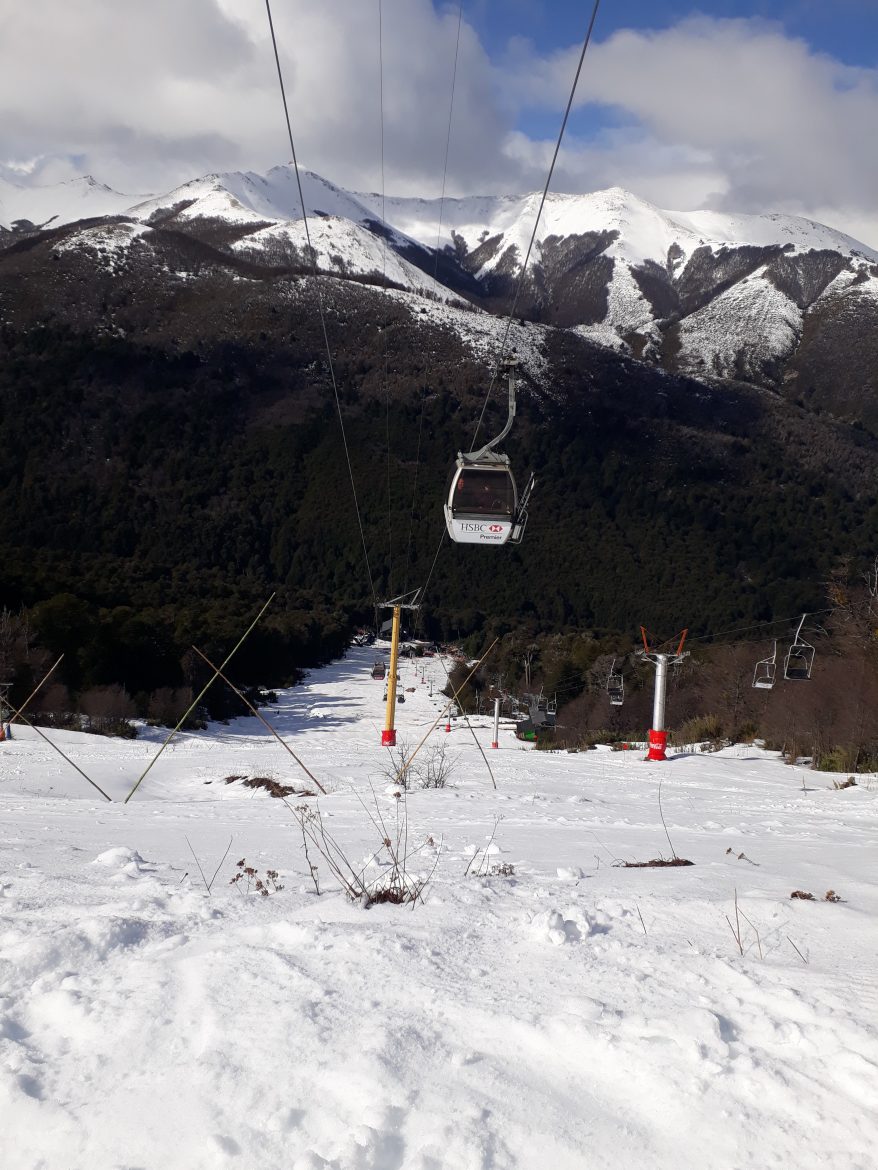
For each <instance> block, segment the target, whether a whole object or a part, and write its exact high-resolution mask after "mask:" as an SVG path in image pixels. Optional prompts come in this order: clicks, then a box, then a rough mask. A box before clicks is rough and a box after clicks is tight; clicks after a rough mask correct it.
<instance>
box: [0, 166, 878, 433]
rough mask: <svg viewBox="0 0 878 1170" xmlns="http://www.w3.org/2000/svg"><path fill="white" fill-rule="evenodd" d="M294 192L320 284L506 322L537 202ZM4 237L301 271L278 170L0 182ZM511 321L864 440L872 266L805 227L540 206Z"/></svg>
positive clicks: (848, 246)
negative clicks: (47, 235)
mask: <svg viewBox="0 0 878 1170" xmlns="http://www.w3.org/2000/svg"><path fill="white" fill-rule="evenodd" d="M303 188H304V195H305V200H306V204H307V207H308V211H309V223H310V231H311V242H312V245H313V247H314V249H315V252H316V259H317V263H318V265H319V267H320V269H321V270H322V271H325V272H329V273H333V274H336V275H339V276H341V277H344V278H349V279H353V280H356V281H360V282H367V283H373V284H378V285H389V286H391V287H395V288H399V289H404V290H407V291H410V292H414V293H417V294H419V295H422V296H424V297H426V298H427V299H428V300H431V301H434V302H435V301H445V302H447V303H451V304H457V305H461V304H464V303H465V302H469V303H470V304H471V305H473V306H474V307H477V308H480V309H484V310H487V311H493V312H505V311H507V310H508V307H509V304H510V300H511V295H512V292H513V289H514V287H515V284H516V282H517V279H518V275H519V273H520V269H521V264H522V261H523V258H524V255H525V253H526V250H527V244H528V241H529V239H530V233H531V230H532V225H533V222H534V217H535V215H536V210H537V206H538V196H537V195H526V196H507V197H470V198H464V199H449V200H446V201H445V204H444V206H443V207H442V208H441V209H440V205H439V201H438V200H420V199H395V198H383V197H382V196H380V195H376V194H353V193H350V192H347V191H344V190H342V189H341V188H339V187H336V186H335V185H334V184H332V183H330V182H328V181H327V180H325V179H322V178H321V177H320V176H318V175H315V174H312V173H310V172H305V173H304V174H303ZM440 210H441V223H440ZM95 220H97V221H98V222H95ZM22 221H24V222H22ZM4 223H5V225H6V229H7V230H6V232H5V233H3V234H0V241H3V240H5V241H6V243H7V245H8V244H9V243H10V242H12V243H14V242H15V241H16V240H21V239H22V238H27V237H30V238H32V237H33V235H34V233H35V232H36V230H37V229H36V225H45V226H44V230H46V231H54V232H58V233H61V234H60V235H59V237H58V243H57V248H59V249H60V248H63V249H74V250H84V251H85V252H86V253H87V254H88V255H89V256H91V257H92V258H93V259H94V260H96V261H97V262H98V264H105V263H106V262H107V258H108V257H109V256H117V257H118V256H120V255H121V253H122V252H124V251H125V250H126V249H128V248H130V247H134V246H136V247H137V248H138V249H141V250H143V249H146V250H152V251H155V252H157V253H159V254H161V253H163V252H164V251H166V245H167V241H168V237H169V235H171V234H173V235H175V236H177V237H178V243H179V242H180V238H181V237H185V239H186V240H187V241H188V242H189V243H188V245H187V248H188V250H189V251H190V252H191V251H192V247H193V245H194V246H195V251H196V252H197V254H198V256H199V257H200V261H199V262H196V261H195V260H193V264H194V265H195V267H196V268H197V269H198V271H200V270H201V269H202V268H203V265H204V263H206V262H215V261H216V258H217V254H219V255H220V256H221V257H222V260H221V261H220V262H222V263H225V264H227V265H228V266H229V267H230V268H231V269H232V270H235V271H238V272H243V271H244V270H246V269H247V267H248V266H252V265H255V266H256V267H257V268H259V269H265V268H266V267H268V268H271V269H275V270H277V271H278V272H282V271H306V270H307V269H308V268H309V267H310V257H309V256H308V254H307V243H306V237H305V231H304V224H303V222H302V216H301V209H300V202H299V192H298V187H297V184H296V182H295V176H294V174H293V172H292V170H291V169H290V168H289V167H276V168H274V169H273V170H271V171H269V172H268V173H267V174H266V175H257V174H254V173H241V172H231V173H226V174H218V175H208V176H204V177H202V178H198V179H195V180H193V181H192V182H190V183H186V184H184V185H183V186H181V187H179V188H177V189H175V190H174V191H171V192H168V193H166V194H163V195H160V196H154V197H150V198H147V199H142V198H136V197H130V196H125V195H121V194H119V193H117V192H113V191H110V190H109V189H108V188H106V187H103V186H102V185H100V184H98V183H96V182H95V181H94V180H92V179H83V180H77V181H76V182H75V183H67V184H61V185H59V186H58V187H55V188H36V189H27V188H18V187H13V185H11V184H9V183H6V184H5V185H4V186H3V187H2V189H0V229H2V225H3V224H4ZM64 225H66V226H64ZM13 227H14V228H15V229H16V230H15V231H10V230H9V229H12V228H13ZM162 237H164V239H162ZM199 245H200V247H199ZM437 245H438V249H437ZM205 249H208V250H209V251H205ZM184 250H186V249H185V248H184ZM211 253H213V259H211ZM517 313H518V315H519V316H521V317H523V318H526V319H529V320H533V321H538V322H541V323H544V324H551V325H555V326H558V327H562V328H568V329H574V330H576V331H577V332H578V333H580V334H582V335H583V336H585V337H588V338H589V339H591V340H594V341H596V342H597V343H599V344H601V345H604V346H608V347H610V348H613V349H615V350H617V351H619V352H622V353H626V354H630V355H632V356H634V357H637V358H640V359H642V360H645V361H647V362H650V363H652V364H656V365H660V366H662V367H663V368H665V369H666V370H669V371H679V372H683V373H688V374H690V375H693V376H695V377H700V378H707V379H729V378H737V379H744V380H747V381H752V382H755V383H758V384H762V385H767V386H772V387H776V388H779V389H782V390H783V391H784V393H785V394H786V395H787V396H788V397H790V398H793V399H795V400H798V401H800V402H803V403H809V402H812V403H813V404H814V405H816V406H819V407H820V408H821V409H826V410H828V411H830V412H833V413H837V414H839V415H840V416H841V417H845V418H849V419H850V420H852V421H853V420H860V421H865V422H866V424H867V425H870V426H873V425H878V413H876V408H875V407H874V406H873V405H872V402H873V399H874V398H875V397H876V395H875V394H874V391H875V390H876V389H878V384H876V377H878V375H876V374H875V373H874V370H875V369H876V365H878V363H876V362H875V361H873V358H875V357H878V342H875V341H873V340H870V339H871V338H875V337H878V328H876V326H878V252H876V251H875V250H873V249H871V248H869V247H867V246H866V245H864V244H861V243H858V242H857V241H856V240H853V239H851V238H850V237H849V236H846V235H844V234H843V233H841V232H837V231H834V230H833V229H831V228H828V227H825V226H824V225H822V224H817V223H813V222H811V221H808V220H804V219H800V218H797V217H794V216H785V215H722V214H719V213H715V212H710V211H699V212H669V211H662V210H660V209H659V208H656V207H654V206H652V205H651V204H649V203H646V202H645V201H643V200H641V199H639V198H638V197H637V196H635V195H633V194H631V193H630V192H626V191H622V190H620V189H617V188H614V189H611V190H608V191H599V192H595V193H593V194H589V195H577V196H572V195H550V196H549V199H548V201H547V204H546V207H545V210H544V213H543V218H542V221H541V225H540V231H539V235H538V238H537V241H536V247H535V250H534V253H533V256H532V259H531V263H530V267H529V271H528V275H527V278H526V280H525V282H524V286H523V289H522V295H521V297H520V299H519V302H518V306H517ZM855 339H856V342H857V344H856V345H854V346H852V344H851V343H852V341H854V340H855ZM851 359H853V360H851Z"/></svg>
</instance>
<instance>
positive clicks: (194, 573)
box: [0, 238, 878, 686]
mask: <svg viewBox="0 0 878 1170" xmlns="http://www.w3.org/2000/svg"><path fill="white" fill-rule="evenodd" d="M28 245H29V246H28V247H27V248H22V247H18V248H17V250H15V251H12V250H10V251H8V252H7V253H3V252H0V321H2V324H0V435H2V442H0V509H2V516H3V526H2V529H0V605H5V606H7V607H9V608H12V609H16V608H18V607H22V606H24V607H27V608H28V609H34V607H39V606H40V605H44V604H45V603H46V602H48V601H50V600H51V599H54V601H53V604H54V605H55V606H56V607H57V606H59V605H60V606H61V607H62V610H63V605H65V604H66V605H68V606H70V605H72V604H73V600H75V602H76V604H77V605H79V606H80V615H79V625H80V626H81V627H82V630H81V634H80V636H79V640H80V647H79V649H80V650H81V653H80V654H79V659H78V665H77V666H76V667H75V672H76V671H78V672H79V674H80V675H82V677H83V678H85V679H87V680H88V681H90V682H100V683H103V682H109V681H114V680H117V679H118V677H119V673H120V670H121V669H122V668H121V666H120V664H119V661H118V659H119V656H120V655H121V657H122V658H123V659H124V658H125V657H126V655H127V656H128V658H129V659H130V657H131V655H132V654H136V655H139V661H140V662H142V663H143V664H144V666H143V673H146V674H149V676H150V677H149V679H148V680H141V682H142V685H143V686H147V685H153V682H154V680H158V679H160V677H161V675H162V673H163V671H165V670H170V665H169V664H171V663H176V662H178V660H179V655H180V653H181V652H182V650H183V649H185V647H186V646H187V645H188V644H189V641H191V640H192V638H193V637H196V636H197V637H201V638H203V639H205V640H206V641H210V640H212V641H213V642H218V641H219V642H221V641H222V640H223V638H224V637H227V636H229V635H230V632H231V631H232V630H233V629H240V628H241V626H242V624H243V622H244V619H245V616H246V615H247V614H248V613H252V612H254V611H255V608H257V607H258V605H259V604H261V602H262V601H264V600H265V598H266V597H267V596H268V594H269V593H271V592H272V590H275V589H277V590H279V597H278V600H277V602H276V603H275V605H274V607H273V614H274V616H273V617H272V618H271V620H270V621H269V622H268V623H267V626H266V629H267V631H269V632H270V631H272V630H273V631H274V634H275V641H274V642H273V643H271V647H270V646H269V643H270V642H271V638H269V636H268V634H266V636H265V639H264V640H263V644H262V651H261V653H262V655H263V656H264V658H265V663H266V669H265V671H264V674H265V677H266V679H267V680H274V681H278V680H281V679H282V678H283V677H284V674H285V670H286V673H287V674H288V673H289V671H288V670H287V669H286V668H287V667H289V666H290V664H291V663H293V664H295V663H301V662H304V661H307V660H308V659H309V655H310V656H311V658H312V660H313V658H314V657H315V656H318V657H319V653H320V651H319V647H320V645H324V646H331V645H336V644H340V639H342V638H343V636H344V631H345V629H346V628H347V626H348V624H349V623H351V622H353V621H357V620H362V619H367V618H369V617H370V614H371V595H370V591H369V586H368V578H367V573H366V569H365V563H364V553H363V549H362V545H361V541H360V537H359V532H358V528H357V522H356V517H355V512H354V508H353V503H352V494H351V488H350V483H349V479H348V473H347V468H346V465H345V462H344V456H343V451H342V445H341V437H340V430H339V425H338V418H337V413H336V408H335V403H334V400H333V396H332V391H331V385H330V382H329V379H328V375H327V369H326V360H325V356H324V353H323V345H322V336H321V333H320V326H319V319H318V317H317V313H316V308H315V300H314V289H313V282H310V281H308V280H303V279H302V278H300V277H296V276H293V275H283V274H278V273H277V272H270V273H269V272H254V273H251V274H249V275H248V276H247V277H246V278H244V277H243V276H242V275H241V273H233V272H230V271H228V270H226V269H224V268H223V267H222V265H221V264H217V263H215V258H214V260H211V262H210V263H207V264H206V267H205V268H204V269H203V270H199V273H198V279H197V280H195V279H193V278H192V277H191V274H190V275H189V276H186V277H184V276H183V275H181V273H180V272H179V271H176V269H181V268H182V267H184V265H183V262H182V261H181V260H180V257H179V256H177V257H176V258H175V257H174V255H173V253H172V252H169V253H168V255H167V256H166V257H165V259H166V260H168V261H170V260H173V261H174V262H173V263H169V264H168V265H166V266H165V267H164V268H162V269H160V270H157V269H156V267H155V266H154V256H152V255H151V256H150V257H149V258H148V260H149V262H147V258H141V259H140V260H138V258H137V256H136V254H135V255H134V256H133V257H132V258H129V260H128V261H126V263H127V268H126V269H125V270H124V272H121V273H120V272H112V271H108V270H107V269H106V268H100V269H98V268H96V267H92V268H89V267H88V265H87V264H86V261H85V259H84V257H83V253H82V252H81V251H80V252H77V253H68V254H65V253H63V252H53V246H54V245H53V241H52V240H51V239H48V238H41V239H37V240H36V241H29V242H28ZM53 257H55V258H53ZM187 263H188V261H187ZM199 263H200V261H199ZM323 296H324V300H325V302H326V307H327V320H328V328H329V332H330V341H331V345H332V347H333V353H334V362H335V369H336V374H337V377H338V383H339V389H340V395H341V401H342V411H343V414H344V418H345V424H346V427H347V435H348V442H349V444H350V449H351V457H352V462H353V469H354V478H355V481H356V485H357V492H358V495H359V499H360V506H361V509H362V516H363V523H364V528H365V536H366V546H367V551H368V555H369V559H370V562H371V566H372V570H373V573H374V576H375V580H376V588H377V590H378V592H379V593H387V592H391V591H396V592H398V591H400V590H401V589H402V588H403V587H408V588H413V587H414V586H415V585H417V584H420V583H422V582H423V580H424V579H425V577H426V575H427V573H428V571H429V568H430V566H431V564H432V563H433V558H434V554H435V553H436V550H437V546H438V544H439V541H440V537H441V534H442V532H443V522H442V512H441V503H442V496H443V492H444V489H445V486H446V483H447V478H448V474H449V471H450V468H451V464H452V461H453V457H454V454H455V452H456V451H457V449H458V448H459V447H461V446H462V445H466V444H467V442H468V440H469V438H470V436H471V434H472V428H473V426H474V422H475V419H476V417H477V416H478V411H479V409H480V404H481V400H482V397H483V395H484V391H485V388H486V386H487V382H488V380H489V378H490V368H489V362H488V358H489V354H490V348H489V346H488V345H487V343H486V346H485V348H484V351H483V352H484V358H477V357H476V356H474V353H475V352H476V351H474V350H473V349H472V348H470V347H469V346H467V345H466V344H464V342H463V341H462V340H461V337H460V335H459V332H458V331H457V330H456V329H455V328H453V327H452V324H451V323H450V321H451V316H450V314H449V313H447V312H445V311H439V312H436V313H434V312H433V309H432V307H431V306H430V304H429V302H423V301H421V300H420V299H419V298H417V297H413V296H401V295H396V294H391V295H389V296H388V295H386V294H384V293H383V292H381V291H380V290H377V289H374V288H370V287H368V286H363V285H359V284H355V283H351V282H342V281H325V282H324V284H323ZM428 310H429V311H428ZM464 317H466V318H470V319H471V320H472V323H473V324H472V328H473V330H475V331H476V332H478V330H479V329H482V330H483V332H484V336H485V338H487V342H488V343H490V342H492V341H493V339H494V338H495V335H496V330H494V332H493V333H492V332H491V331H490V329H488V327H487V325H482V324H480V323H481V322H484V321H485V318H483V317H481V316H479V315H477V314H462V313H461V314H458V318H464ZM492 324H493V323H492ZM527 334H528V335H530V336H531V337H532V342H531V349H532V352H531V353H530V354H529V355H525V362H524V367H523V369H524V376H523V394H522V398H523V401H522V402H521V404H520V410H519V418H518V421H517V423H516V427H515V430H514V432H513V435H512V437H511V439H510V442H509V446H508V448H507V449H508V451H509V453H510V455H511V456H512V458H513V461H514V466H515V467H516V469H517V470H519V472H520V473H521V474H522V475H523V474H524V473H525V472H526V471H527V470H528V469H531V468H532V469H533V470H534V471H535V472H536V475H537V481H538V482H537V489H536V492H535V494H534V498H533V506H532V509H531V520H530V526H529V528H528V532H527V536H526V538H525V541H524V543H523V544H522V545H521V546H520V548H517V549H513V548H506V549H503V550H498V549H480V548H466V547H452V546H450V545H449V544H448V542H447V541H446V543H445V547H444V548H443V549H442V550H441V551H440V553H439V556H438V559H437V561H436V568H435V572H434V574H433V577H432V580H431V583H430V589H429V594H428V597H427V607H426V610H425V614H424V618H425V623H426V628H427V630H428V631H430V632H432V633H434V634H437V635H447V636H452V635H456V634H457V633H458V632H460V633H461V634H469V633H471V632H473V631H478V630H481V629H484V630H485V631H488V630H498V631H501V632H502V631H504V630H509V629H512V628H515V627H516V626H519V625H526V626H528V627H529V628H531V629H533V630H534V631H539V630H542V631H551V630H557V629H565V628H573V627H576V628H584V627H591V628H595V629H597V630H600V631H609V630H619V631H626V632H628V631H631V630H632V629H633V628H636V626H637V625H638V624H639V623H641V622H643V623H644V624H647V625H649V626H651V627H653V628H664V629H676V628H680V627H681V626H683V625H688V626H690V627H692V628H694V629H701V630H706V629H712V628H717V627H719V626H723V625H725V626H728V625H730V624H735V623H737V622H739V621H742V620H749V619H763V618H769V617H772V616H775V615H777V614H783V615H787V614H790V613H793V612H795V611H797V610H800V609H807V608H816V607H817V606H819V604H820V603H821V599H822V593H823V586H822V582H823V581H824V580H825V579H826V577H827V575H828V573H829V570H830V568H831V566H832V564H833V563H834V561H835V560H836V558H837V557H838V556H839V555H841V554H845V553H853V554H854V555H857V554H866V553H868V552H870V551H871V550H872V548H873V546H874V542H875V536H876V521H878V510H876V506H875V495H874V477H873V471H872V469H873V467H874V463H875V455H876V451H875V446H876V444H875V441H874V440H873V439H872V438H871V437H869V436H868V434H867V433H866V432H863V431H861V430H859V429H857V428H856V427H852V426H848V425H843V424H841V423H836V422H832V421H829V420H828V419H827V418H826V417H823V416H819V415H814V414H811V413H809V411H808V409H807V407H804V406H801V405H796V404H791V403H789V402H787V401H785V400H784V399H783V398H782V397H781V396H779V395H775V394H773V393H772V392H770V391H767V390H764V389H759V388H755V387H752V386H748V385H745V384H727V385H724V386H721V387H720V386H713V387H707V386H705V385H703V384H701V383H698V382H694V381H691V380H688V379H685V378H679V377H672V376H669V375H667V374H665V373H663V372H661V371H658V370H656V369H654V368H652V367H649V366H645V365H641V364H639V363H636V362H633V361H630V360H626V359H622V358H619V357H618V356H616V355H614V354H612V353H610V352H608V351H605V350H601V349H599V348H597V347H595V346H593V345H590V344H589V343H587V342H585V341H584V340H582V339H581V338H579V337H578V336H577V335H575V334H573V333H567V332H560V331H553V330H543V329H539V328H538V327H535V326H534V327H531V328H530V329H529V330H527ZM540 351H541V354H542V356H540ZM385 369H386V371H387V377H386V379H385ZM496 398H497V404H496V406H492V408H491V411H493V412H494V413H491V412H489V420H490V424H491V425H494V423H495V422H496V421H497V420H498V419H500V418H501V417H502V413H501V404H500V401H499V399H500V395H499V394H498V395H496ZM422 410H423V428H422V429H421V415H422ZM419 433H420V435H421V439H420V456H419V458H418V447H419ZM388 436H389V451H390V458H389V461H388ZM388 482H389V493H388ZM388 495H389V499H388ZM67 595H69V599H73V600H67V601H62V602H59V601H58V598H59V596H67ZM71 620H72V619H71ZM98 629H100V630H102V631H103V633H102V634H101V637H100V638H98V637H97V635H96V634H94V631H95V630H98ZM56 641H57V639H56ZM102 646H103V647H104V649H103V650H102V649H101V647H102ZM259 646H260V644H259V642H254V644H253V649H252V651H251V660H252V661H253V662H254V669H255V662H256V660H258V659H259V656H260V651H259ZM83 647H85V648H86V649H87V652H86V649H83ZM111 647H112V648H111ZM120 647H121V649H120ZM74 649H75V648H74ZM114 655H115V657H114ZM147 663H151V665H150V666H148V667H147V666H146V665H145V664H147ZM68 669H69V670H70V669H74V668H73V667H69V668H68ZM129 669H130V668H129ZM138 669H140V668H139V667H138Z"/></svg>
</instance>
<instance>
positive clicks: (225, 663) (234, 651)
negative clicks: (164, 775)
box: [107, 593, 275, 804]
mask: <svg viewBox="0 0 878 1170" xmlns="http://www.w3.org/2000/svg"><path fill="white" fill-rule="evenodd" d="M274 598H275V594H274V593H272V595H271V597H269V599H268V601H266V603H265V605H263V607H262V609H260V611H259V613H258V614H257V615H256V617H255V618H254V619H253V621H252V622H251V623H250V625H249V626H248V627H247V629H246V630H245V631H244V633H243V634H242V635H241V637H240V638H239V639H238V642H237V644H236V645H235V647H234V648H233V649H232V650H231V651H230V652H229V653H228V654H227V655H226V657H225V659H224V660H223V664H222V666H221V667H220V670H223V669H224V668H225V667H226V666H228V664H229V663H230V662H231V661H232V659H233V658H234V656H235V655H236V654H237V653H238V651H239V650H240V649H241V647H242V646H243V645H244V643H245V642H246V640H247V638H248V637H249V636H250V634H251V633H252V632H253V629H254V628H255V626H256V623H257V622H258V621H259V619H260V618H261V617H262V615H263V614H264V613H265V611H266V610H267V609H268V607H269V606H270V605H271V603H272V602H273V601H274ZM218 678H219V671H215V672H214V674H213V677H212V678H211V679H210V681H209V682H207V683H205V685H204V686H203V687H202V688H201V690H200V691H199V692H198V694H197V695H196V697H195V698H194V699H193V700H192V702H191V703H190V704H189V708H188V710H187V711H186V712H185V714H183V715H181V716H180V721H179V723H178V724H177V726H176V727H175V728H174V730H173V731H172V732H171V734H170V735H169V736H168V738H167V739H166V740H165V742H164V743H163V744H162V746H161V747H160V748H159V750H158V751H157V752H156V754H155V755H154V756H153V758H152V759H151V760H150V761H149V763H148V764H147V766H146V768H145V769H144V771H143V772H142V773H141V776H140V779H139V780H138V781H137V783H136V784H135V785H134V787H133V788H132V789H131V791H130V792H129V793H128V795H127V796H126V797H125V804H127V803H128V801H129V800H130V799H131V797H132V796H133V795H134V793H135V792H136V791H137V789H138V788H139V787H140V785H141V784H142V783H143V781H144V780H145V779H146V776H147V774H148V773H149V770H150V768H151V767H152V766H153V764H154V763H155V762H156V760H157V759H158V758H159V756H160V755H161V754H162V752H163V751H164V750H165V748H166V747H167V746H168V744H169V743H170V742H171V740H172V739H173V738H174V736H175V735H176V734H177V732H178V731H179V730H180V728H181V727H182V726H183V724H184V723H185V722H186V720H187V719H188V718H189V716H190V715H191V714H192V712H193V711H194V710H195V708H196V707H197V706H198V704H199V703H200V702H201V700H202V699H203V698H204V696H205V695H206V694H207V692H208V691H209V690H210V688H211V687H212V686H213V684H214V683H215V682H216V680H217V679H218ZM107 799H108V800H109V799H110V798H109V797H107Z"/></svg>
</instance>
